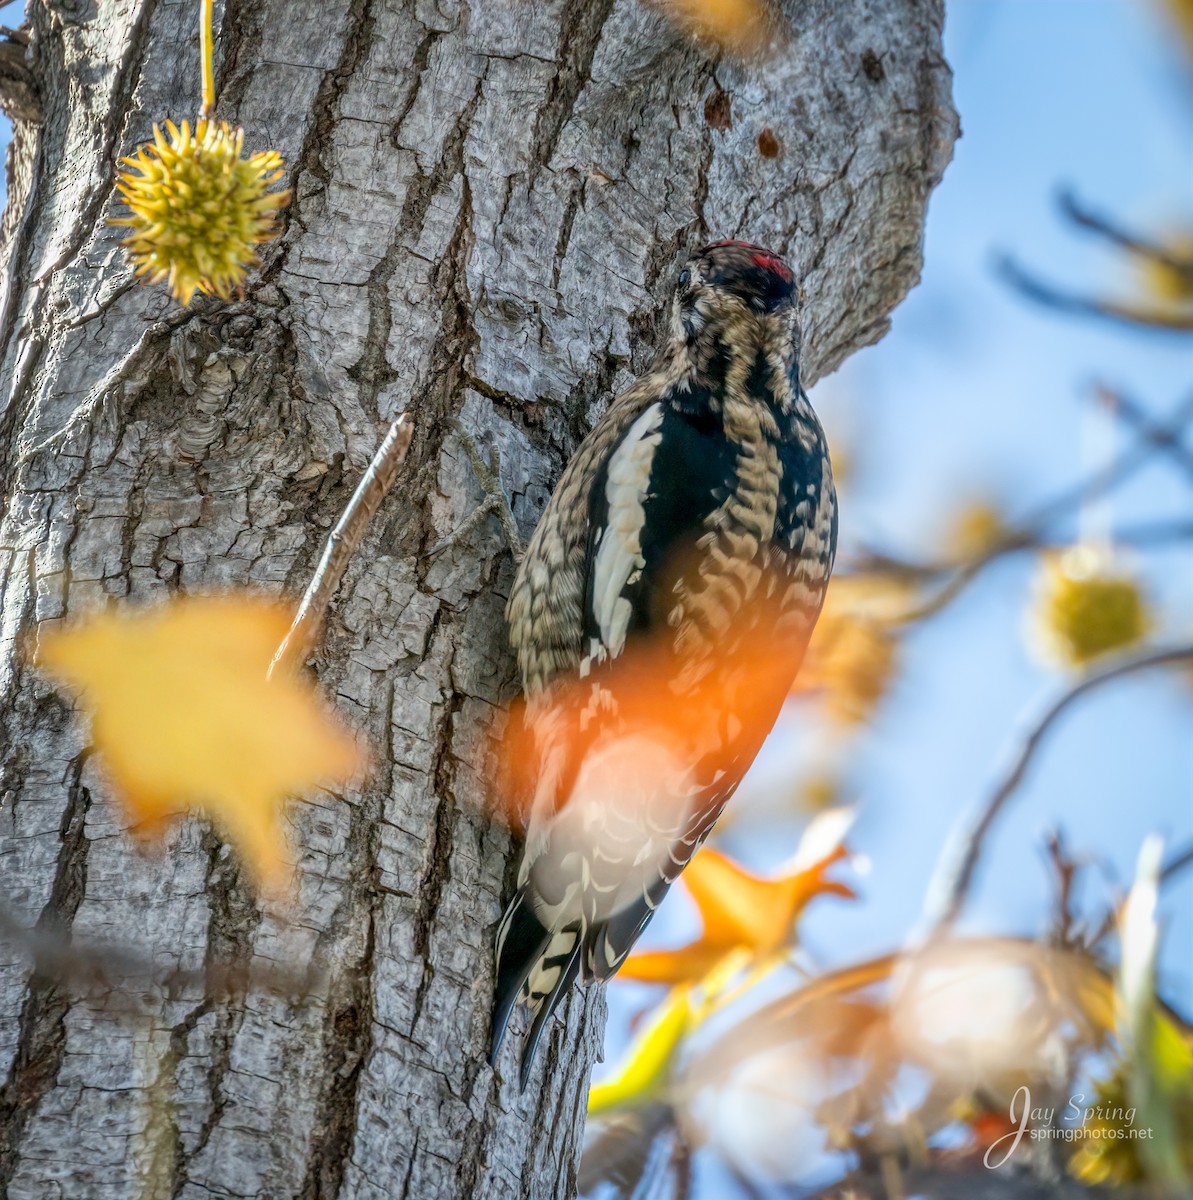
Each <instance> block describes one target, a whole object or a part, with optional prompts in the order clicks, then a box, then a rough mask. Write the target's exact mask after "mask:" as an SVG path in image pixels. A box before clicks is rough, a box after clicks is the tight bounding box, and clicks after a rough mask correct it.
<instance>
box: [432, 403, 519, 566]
mask: <svg viewBox="0 0 1193 1200" xmlns="http://www.w3.org/2000/svg"><path fill="white" fill-rule="evenodd" d="M452 428H453V429H454V431H455V434H456V437H457V438H458V439H459V442H460V445H461V447H462V448H463V450H464V453H465V454H466V455H467V456H468V461H469V463H471V465H472V472H473V474H474V475H475V476H476V478H477V482H478V483H479V484H480V485H481V487H482V489H483V490H484V493H485V495H484V499H482V500H481V502H480V504H478V505H477V506H476V508H474V509H473V510H472V512H470V513H469V514H468V516H467V517H465V518H464V520H463V521H462V522H460V524H459V525H458V526H456V528H455V529H453V530H452V532H451V533H449V534H448V535H447V537H445V538H444V539H443V541H441V542H439V543H438V544H437V545H434V546H432V547H431V549H430V550H428V551H427V557H428V558H432V557H434V556H435V555H436V554H439V553H441V552H442V551H444V550H446V549H447V548H448V547H449V546H454V545H455V544H456V543H457V542H460V541H463V540H464V539H465V538H467V537H469V536H471V535H472V534H473V533H474V532H475V531H476V530H477V529H478V528H479V527H480V526H481V524H482V523H483V522H484V521H485V520H486V519H487V518H488V517H490V516H494V517H496V518H497V519H498V520H499V521H500V522H501V528H502V531H503V532H504V534H505V540H506V542H507V543H508V544H509V548H510V553H511V554H512V555H513V556H514V562H515V563H519V562H521V561H522V556H523V555H524V554H525V553H526V547H525V545H523V542H522V535H521V533H519V532H518V523H517V521H515V520H514V512H513V509H512V508H511V507H510V502H509V499H508V498H507V496H506V494H505V488H503V487H502V486H501V452H500V451H499V450H498V449H497V443H496V441H495V440H494V438H493V436H492V434H486V435H484V441H485V445H486V447H487V448H488V451H489V457H488V460H487V461H486V459H485V456H484V455H483V454H482V453H481V448H480V445H479V444H478V442H477V439H476V438H474V437H473V436H472V434H470V433H469V432H468V430H466V429H465V428H464V426H463V425H461V424H460V422H459V421H453V422H452Z"/></svg>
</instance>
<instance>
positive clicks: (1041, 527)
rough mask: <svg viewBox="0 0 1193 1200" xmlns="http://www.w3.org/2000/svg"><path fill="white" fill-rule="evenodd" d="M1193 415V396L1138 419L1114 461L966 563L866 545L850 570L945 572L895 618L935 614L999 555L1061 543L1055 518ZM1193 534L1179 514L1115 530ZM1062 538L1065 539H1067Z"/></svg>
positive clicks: (1147, 454) (1098, 491)
mask: <svg viewBox="0 0 1193 1200" xmlns="http://www.w3.org/2000/svg"><path fill="white" fill-rule="evenodd" d="M1191 416H1193V398H1190V399H1189V400H1186V401H1185V402H1184V403H1182V404H1181V405H1180V406H1178V408H1177V409H1176V411H1175V412H1174V413H1173V414H1172V416H1171V417H1169V418H1168V420H1166V421H1163V422H1161V423H1158V424H1157V423H1155V422H1151V421H1150V420H1148V421H1147V422H1146V430H1144V429H1143V428H1142V426H1141V425H1140V424H1139V423H1137V428H1139V430H1140V432H1141V434H1142V440H1141V441H1139V442H1138V443H1136V444H1135V445H1133V446H1132V447H1131V448H1130V449H1129V450H1127V451H1126V452H1125V453H1124V454H1122V455H1121V456H1120V457H1119V458H1117V459H1116V460H1115V461H1114V462H1112V463H1108V464H1107V465H1106V466H1105V467H1102V468H1101V469H1100V470H1098V471H1095V472H1094V473H1093V474H1092V475H1090V476H1089V477H1088V478H1086V479H1084V480H1082V481H1081V482H1080V483H1078V484H1077V485H1076V486H1074V487H1071V488H1066V489H1065V490H1064V491H1062V492H1060V493H1058V494H1057V495H1056V496H1053V497H1052V498H1050V499H1049V500H1046V501H1044V502H1043V503H1042V504H1040V505H1038V506H1037V507H1036V508H1035V509H1033V510H1032V511H1030V512H1028V513H1027V515H1026V516H1024V517H1023V518H1022V519H1021V520H1020V522H1019V523H1018V525H1017V526H1016V527H1015V528H1013V529H1010V530H1008V531H1007V532H1006V533H1005V534H1003V536H1002V537H1000V538H998V539H996V540H995V541H994V542H993V543H992V544H991V545H990V546H989V547H988V548H987V549H986V550H985V551H983V553H981V554H980V555H978V556H977V557H976V558H974V559H972V560H971V561H969V562H967V563H962V564H961V565H960V566H958V565H955V564H951V563H910V562H906V561H904V560H901V559H899V558H896V557H894V556H892V555H888V554H883V553H879V552H875V551H867V552H866V554H865V555H864V556H863V557H861V558H859V559H858V560H857V561H856V562H855V563H853V564H851V566H852V570H853V571H855V572H858V573H861V572H864V571H880V572H885V573H887V574H894V575H899V576H901V577H902V578H905V579H908V580H910V581H913V582H916V583H921V584H923V583H930V582H932V581H934V580H936V579H938V578H940V577H941V576H946V578H945V580H944V582H943V583H942V584H940V585H939V587H938V589H937V590H936V591H935V592H934V593H933V594H931V595H930V596H928V597H927V598H926V599H924V600H922V601H920V603H918V604H916V605H914V606H913V607H912V608H909V609H908V610H906V611H905V612H903V613H900V614H898V615H897V616H895V617H894V618H892V620H893V621H894V622H895V623H897V624H912V623H914V622H916V621H922V620H924V619H926V618H927V617H931V616H934V615H935V614H936V613H938V612H940V611H941V610H942V609H943V608H945V607H946V606H947V605H948V604H950V603H951V602H952V601H953V600H955V599H956V598H957V596H959V595H960V594H961V593H962V592H963V591H964V590H965V588H966V587H967V586H968V585H969V584H970V583H972V582H973V580H974V579H976V578H977V576H978V575H980V574H981V572H982V571H983V570H984V569H985V568H986V567H987V566H989V564H990V563H992V562H994V561H995V560H996V559H999V558H1003V557H1005V556H1006V555H1008V554H1016V553H1020V552H1022V551H1024V550H1036V549H1042V548H1044V547H1046V546H1048V545H1054V544H1057V543H1055V542H1053V541H1051V540H1049V538H1048V537H1047V535H1046V530H1047V528H1048V526H1049V525H1051V524H1052V522H1053V521H1056V520H1057V519H1059V518H1060V517H1063V516H1066V515H1068V514H1069V513H1071V512H1074V511H1076V510H1077V509H1079V508H1080V507H1081V506H1082V505H1083V504H1086V503H1088V502H1089V501H1090V500H1094V499H1096V498H1097V497H1099V496H1101V495H1103V494H1104V493H1106V492H1108V491H1110V490H1111V489H1113V488H1115V487H1118V486H1119V485H1120V484H1122V483H1124V482H1125V481H1126V480H1128V479H1129V478H1131V477H1132V476H1133V475H1134V474H1135V473H1136V472H1137V471H1139V470H1140V468H1142V467H1143V466H1145V465H1146V464H1147V463H1148V462H1150V461H1151V457H1152V455H1153V454H1154V453H1155V451H1156V449H1157V448H1158V447H1160V446H1180V445H1182V443H1181V442H1180V441H1179V437H1180V434H1181V433H1182V432H1183V430H1184V428H1185V426H1186V424H1187V423H1188V421H1189V419H1190V417H1191ZM1191 535H1193V523H1190V522H1188V521H1186V520H1184V519H1178V520H1176V521H1164V522H1149V523H1147V524H1144V525H1137V526H1132V527H1127V528H1125V529H1122V530H1119V531H1118V532H1116V534H1115V540H1116V541H1117V542H1120V543H1122V544H1133V545H1137V546H1148V545H1158V544H1164V543H1167V542H1173V541H1183V540H1186V539H1187V538H1189V537H1190V536H1191ZM1060 544H1064V545H1067V544H1068V543H1067V542H1063V543H1060Z"/></svg>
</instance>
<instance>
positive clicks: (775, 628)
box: [490, 241, 837, 1084]
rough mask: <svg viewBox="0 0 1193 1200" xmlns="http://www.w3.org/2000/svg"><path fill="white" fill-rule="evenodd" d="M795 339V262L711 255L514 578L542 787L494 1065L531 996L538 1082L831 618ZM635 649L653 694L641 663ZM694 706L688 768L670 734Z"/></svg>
mask: <svg viewBox="0 0 1193 1200" xmlns="http://www.w3.org/2000/svg"><path fill="white" fill-rule="evenodd" d="M796 333H797V329H796V311H795V279H794V275H793V273H792V271H791V269H790V268H789V267H788V266H787V264H786V263H785V262H784V261H783V260H782V259H781V258H779V257H778V256H777V255H775V254H772V253H771V252H769V251H767V250H764V249H762V248H761V247H759V246H754V245H750V244H749V243H746V242H739V241H723V242H714V243H713V244H712V245H710V246H706V247H705V248H704V249H703V250H701V251H699V252H698V253H697V254H695V255H694V256H693V257H692V258H691V260H690V261H689V262H688V263H687V265H686V266H685V267H684V268H683V270H682V271H681V272H680V274H679V278H678V284H677V287H676V292H675V298H674V302H673V310H672V327H671V336H670V338H669V340H668V342H667V344H666V345H665V346H664V347H663V349H662V351H661V352H660V354H659V356H658V358H657V360H656V361H655V364H654V366H653V367H652V368H651V370H650V371H649V372H648V373H647V374H646V375H644V376H643V377H642V378H641V379H639V380H638V381H637V382H636V383H634V384H633V385H632V386H631V387H630V388H629V389H628V390H627V391H626V392H624V393H623V394H622V395H621V396H620V397H618V398H617V399H616V400H615V401H614V402H613V403H612V405H611V406H610V407H609V409H608V411H607V412H606V413H605V415H604V416H603V417H602V418H601V420H600V421H599V422H598V424H597V425H596V427H595V428H594V429H593V430H592V432H591V433H590V434H589V435H588V437H587V438H586V439H585V440H584V442H583V444H582V445H581V446H580V449H579V450H578V452H577V453H576V455H575V457H574V458H573V459H572V461H571V462H570V464H569V465H568V467H567V469H566V471H565V472H564V474H563V477H562V478H561V479H560V481H559V486H558V487H557V488H556V490H555V493H554V495H553V496H552V497H551V500H550V502H549V504H548V505H547V508H546V511H545V512H544V513H543V517H542V520H541V521H540V522H539V525H538V528H537V529H536V530H535V533H534V537H533V539H532V540H531V542H530V545H529V547H528V548H527V552H526V555H525V557H524V558H523V560H522V563H521V566H520V568H519V570H518V574H517V578H516V580H515V582H514V587H513V591H512V592H511V595H510V599H509V605H508V607H507V610H506V616H507V618H508V621H509V629H510V640H511V641H512V643H513V646H514V649H515V651H516V652H517V656H518V663H519V666H520V667H521V671H522V679H523V683H524V686H525V691H526V696H527V711H526V721H527V723H528V724H529V725H531V726H533V729H534V746H535V755H534V757H535V760H536V761H535V763H534V767H535V772H536V778H535V781H534V784H533V794H532V795H531V796H530V797H528V801H529V803H528V806H527V807H528V810H529V813H528V829H527V844H526V849H525V853H524V857H523V861H522V865H521V870H520V873H519V876H518V891H517V894H516V895H515V897H514V899H513V901H512V902H511V904H510V906H509V908H508V910H507V911H506V914H505V917H504V919H503V920H502V922H501V926H500V928H499V931H498V935H497V963H498V967H497V992H496V998H495V1003H494V1014H493V1035H492V1050H491V1054H490V1061H493V1060H494V1059H495V1058H496V1055H497V1052H498V1050H499V1049H500V1046H501V1041H502V1038H503V1036H504V1033H505V1028H506V1024H507V1022H508V1021H509V1018H510V1015H511V1012H512V1011H513V1008H514V1006H515V1004H516V1003H517V1002H518V1000H519V998H521V1000H522V1001H523V1002H524V1003H525V1004H526V1005H527V1006H528V1007H529V1008H530V1010H531V1011H532V1013H533V1021H532V1024H531V1029H530V1032H529V1034H528V1036H527V1040H526V1045H525V1049H524V1051H523V1057H522V1082H523V1084H525V1081H526V1078H527V1074H528V1071H529V1068H530V1065H531V1063H532V1061H533V1057H534V1053H535V1049H536V1047H537V1044H538V1041H539V1038H540V1037H541V1035H542V1032H543V1028H544V1026H545V1024H546V1022H547V1019H548V1018H549V1017H550V1015H551V1012H552V1010H553V1009H554V1008H555V1006H556V1005H557V1004H558V1002H559V1000H560V999H561V998H562V996H563V995H564V994H565V993H566V991H567V990H568V988H570V987H571V985H572V984H573V982H574V981H575V980H576V979H577V977H580V978H583V979H586V980H590V979H607V978H609V976H611V975H612V974H613V973H614V972H615V971H616V970H617V968H618V967H619V966H620V965H621V963H622V961H623V960H624V959H625V957H626V955H627V954H628V953H629V951H630V948H631V947H632V946H633V944H634V941H635V940H636V939H637V937H638V935H639V934H640V933H641V931H642V929H643V927H644V926H645V925H646V923H647V921H648V920H649V919H650V916H651V914H652V913H653V912H654V910H655V908H656V907H657V905H658V904H659V902H660V901H661V899H662V898H663V896H664V894H665V893H666V891H667V889H668V887H669V886H670V885H671V883H672V882H673V881H674V879H675V878H676V877H677V876H678V875H679V873H680V872H681V871H682V870H683V868H684V867H685V866H686V865H687V863H688V861H689V860H690V859H691V857H692V855H693V853H695V851H696V849H697V848H698V847H699V846H700V844H701V842H702V841H703V840H704V838H705V837H706V836H707V835H708V833H709V831H710V830H711V829H712V826H713V824H714V823H715V821H716V819H717V817H718V816H719V815H720V813H721V810H722V808H723V807H724V805H725V803H726V801H727V800H728V799H729V797H730V796H731V795H732V794H733V792H734V790H735V789H736V787H737V785H738V783H739V782H740V781H741V778H742V776H743V775H744V774H745V772H746V770H747V768H748V767H749V766H750V763H751V762H752V761H753V759H754V757H755V755H756V754H757V753H758V750H759V747H760V746H761V744H762V741H763V739H764V738H765V736H766V734H767V733H768V732H769V731H770V728H771V726H772V725H773V724H774V721H775V718H776V717H777V715H778V713H779V709H780V707H781V706H782V704H783V700H784V697H785V696H786V695H787V693H788V692H789V690H790V687H791V683H792V681H793V679H794V677H795V674H796V671H797V670H798V668H799V664H800V659H801V657H802V655H803V652H804V649H805V648H806V646H807V642H808V638H809V637H810V635H811V632H812V627H813V625H814V624H815V621H816V617H817V615H818V613H819V611H820V606H821V603H822V601H823V598H824V592H825V588H826V586H827V584H828V579H829V573H830V571H831V570H832V563H833V555H834V552H835V548H836V536H837V505H836V493H835V491H834V488H833V479H832V469H831V466H830V463H829V456H828V450H827V447H826V444H825V439H824V433H823V431H822V430H821V427H820V424H819V422H818V421H817V419H816V415H815V413H814V412H813V411H812V408H811V405H810V404H809V402H808V398H807V396H806V395H805V393H804V392H803V390H802V388H801V387H800V381H799V366H798V362H797V338H796ZM639 650H640V651H641V654H642V655H643V658H644V661H646V662H647V664H648V673H649V675H650V676H651V682H650V684H649V685H648V686H646V688H645V691H644V690H643V685H642V679H641V675H640V674H639V675H634V674H632V673H628V672H627V671H625V670H624V669H623V668H624V667H625V665H626V664H627V662H628V661H629V660H631V659H632V658H633V656H634V654H635V652H636V651H639ZM743 662H747V663H748V664H749V665H748V666H743ZM760 665H761V669H759V666H760ZM644 696H645V698H644ZM702 706H703V707H702ZM692 713H697V714H701V713H702V714H703V715H700V716H697V717H696V718H694V719H693V720H694V724H693V723H691V722H690V723H689V725H688V727H687V728H686V731H685V732H686V734H687V735H688V736H687V737H686V739H685V738H680V739H679V740H678V744H679V745H680V746H681V747H683V749H682V750H681V753H682V754H683V755H684V757H685V761H675V755H674V754H671V756H670V757H669V751H670V750H671V749H673V747H674V745H675V744H676V742H675V740H674V739H670V740H669V737H668V733H667V730H668V726H669V724H671V723H672V722H673V719H674V718H675V717H676V716H680V717H682V715H683V714H689V715H690V714H692ZM652 731H657V737H656V734H655V732H652ZM652 739H653V740H652ZM644 742H645V744H646V749H645V750H644ZM652 746H653V747H654V748H653V749H651V747H652ZM656 751H657V752H656ZM619 763H620V764H621V768H620V774H619V767H618V764H619Z"/></svg>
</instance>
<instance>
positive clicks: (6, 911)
mask: <svg viewBox="0 0 1193 1200" xmlns="http://www.w3.org/2000/svg"><path fill="white" fill-rule="evenodd" d="M0 939H3V940H5V941H8V942H9V943H11V944H13V945H15V946H17V947H19V948H20V949H21V950H22V951H23V952H24V953H25V955H26V956H27V957H28V958H29V960H30V961H31V962H32V964H33V967H34V969H35V970H36V971H37V972H38V973H39V974H41V975H44V976H46V977H48V978H50V979H54V980H60V981H62V982H64V983H72V984H75V985H76V986H78V987H79V988H81V989H83V990H85V991H99V992H108V991H116V990H118V989H119V990H123V991H143V990H144V989H145V988H146V987H152V986H157V987H160V988H161V989H163V990H164V991H166V992H168V993H170V994H171V995H176V994H178V993H179V992H180V991H181V990H182V989H183V988H184V987H187V986H193V985H195V984H200V985H202V987H203V990H204V994H205V995H208V996H212V997H219V996H227V995H231V994H235V993H237V992H242V991H244V990H246V989H248V988H255V989H263V990H267V991H272V992H274V993H277V994H279V995H286V996H295V997H300V996H310V995H312V994H315V993H317V992H322V991H323V990H325V988H326V979H325V976H324V973H323V972H322V970H320V969H318V968H315V967H311V968H309V969H307V970H292V969H289V968H287V967H284V966H278V965H274V964H270V963H266V962H261V963H258V964H256V965H252V966H249V965H246V964H244V963H240V962H208V963H205V964H204V965H203V966H202V967H201V968H196V969H194V970H184V969H181V968H179V967H178V966H176V965H174V964H170V963H161V962H154V961H153V960H152V959H151V958H148V957H145V956H142V955H139V954H136V953H134V952H133V951H132V950H130V949H129V948H128V947H127V946H119V945H98V946H88V945H85V944H83V943H80V942H78V941H76V940H74V939H73V938H72V937H71V935H70V934H69V933H66V932H63V931H61V930H58V929H55V928H53V927H51V926H49V925H42V924H38V925H34V926H28V925H25V924H24V922H22V921H21V920H20V919H19V918H18V917H17V916H16V915H15V914H14V913H13V911H12V910H11V909H10V908H9V907H8V906H7V905H6V904H5V902H4V901H3V900H0Z"/></svg>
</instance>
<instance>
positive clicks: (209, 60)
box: [199, 0, 215, 120]
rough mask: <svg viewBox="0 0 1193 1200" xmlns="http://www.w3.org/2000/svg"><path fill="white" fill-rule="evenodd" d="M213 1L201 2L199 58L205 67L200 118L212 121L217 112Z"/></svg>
mask: <svg viewBox="0 0 1193 1200" xmlns="http://www.w3.org/2000/svg"><path fill="white" fill-rule="evenodd" d="M211 6H212V0H199V58H200V60H201V61H202V65H203V107H202V108H201V109H200V110H199V116H200V117H202V118H203V119H204V120H210V119H211V114H212V113H213V112H214V111H215V66H214V52H213V50H212V37H211Z"/></svg>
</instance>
